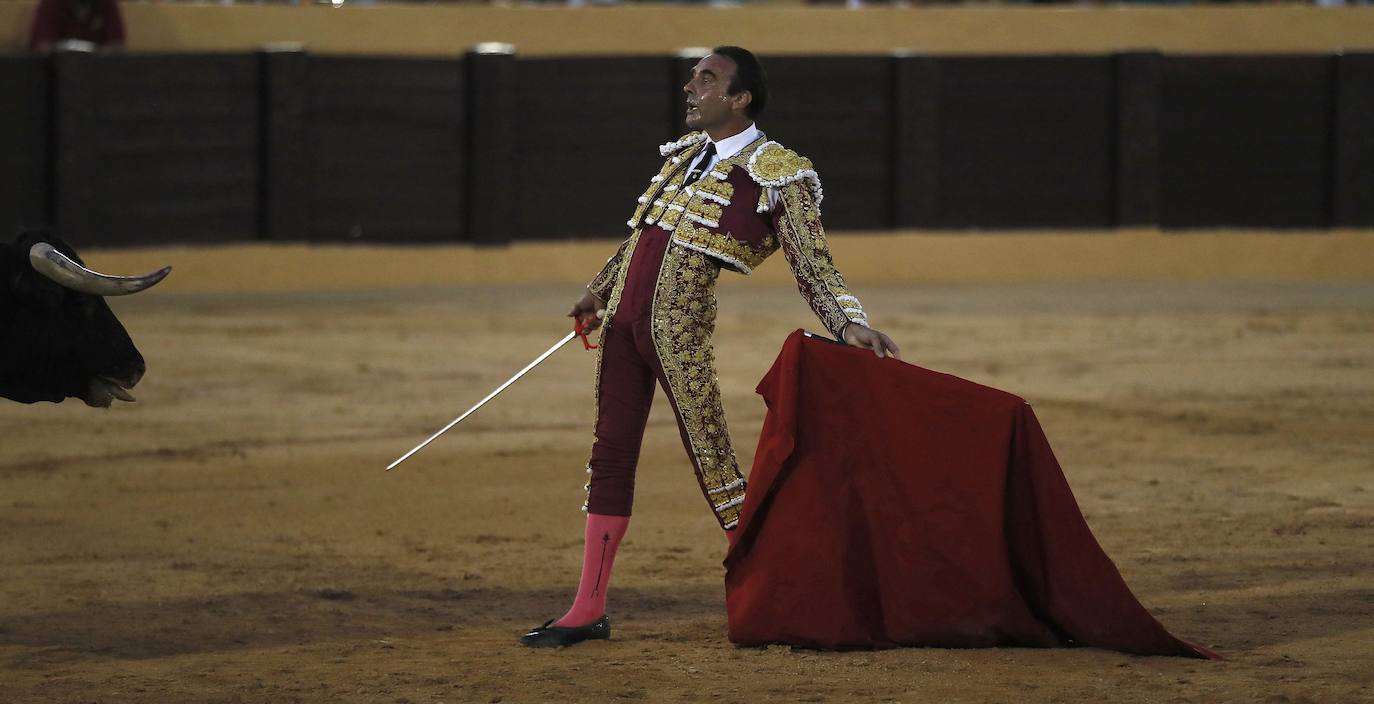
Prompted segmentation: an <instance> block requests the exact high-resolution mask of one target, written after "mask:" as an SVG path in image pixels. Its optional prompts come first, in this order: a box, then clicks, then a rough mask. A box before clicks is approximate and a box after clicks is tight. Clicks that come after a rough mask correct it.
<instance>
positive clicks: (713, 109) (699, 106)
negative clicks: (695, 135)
mask: <svg viewBox="0 0 1374 704" xmlns="http://www.w3.org/2000/svg"><path fill="white" fill-rule="evenodd" d="M734 78H735V61H734V59H731V58H730V57H728V56H721V55H720V54H711V55H710V56H707V57H706V58H704V59H702V60H701V61H698V62H697V65H696V66H694V67H692V79H691V80H689V81H687V85H684V86H683V87H682V92H684V93H686V94H687V127H688V129H691V130H694V131H695V130H707V131H710V130H711V128H712V127H717V126H720V125H723V124H726V123H728V122H729V121H730V119H731V115H732V113H733V112H734V111H735V110H739V111H740V112H741V113H743V112H744V108H745V107H746V106H747V105H749V100H750V95H749V93H748V92H747V91H740V92H739V93H737V94H735V95H730V81H732V80H734Z"/></svg>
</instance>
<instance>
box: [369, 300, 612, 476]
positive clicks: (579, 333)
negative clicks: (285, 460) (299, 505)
mask: <svg viewBox="0 0 1374 704" xmlns="http://www.w3.org/2000/svg"><path fill="white" fill-rule="evenodd" d="M605 316H606V311H605V310H599V311H597V312H596V317H598V318H603V317H605ZM574 337H581V338H582V345H583V346H584V347H586V348H587V349H589V350H594V349H596V345H593V344H592V343H591V342H588V341H587V330H586V328H584V327H583V326H582V320H581V319H580V318H575V319H574V321H573V331H572V332H570V333H568V334H567V335H565V336H564V337H563V339H561V340H559V341H558V342H555V343H553V347H550V348H548V349H547V350H544V354H541V355H539V356H538V357H536V358H535V359H534V361H533V362H530V363H529V364H527V365H525V368H524V369H521V370H520V371H518V372H516V373H515V376H513V377H511V378H509V379H507V380H506V383H504V384H502V385H500V386H498V387H496V390H495V391H493V392H491V393H489V394H487V397H486V398H484V399H482V400H481V401H478V402H477V405H475V406H473V407H472V408H469V409H468V410H467V411H466V412H464V413H463V415H461V416H458V417H457V418H454V419H453V420H452V421H451V422H450V423H449V424H448V425H446V426H444V427H443V428H440V429H439V432H437V433H435V434H433V435H431V436H429V437H428V438H425V441H424V442H422V443H420V444H419V445H416V446H415V447H413V448H411V450H410V452H407V453H405V454H404V455H401V456H400V457H398V458H396V461H395V462H392V463H391V464H389V465H387V466H386V471H388V472H390V471H391V470H392V468H393V467H395V466H396V465H398V464H400V463H402V462H405V461H406V460H407V459H410V456H411V455H413V454H415V453H417V452H419V451H420V450H423V449H424V447H425V445H428V444H430V443H432V442H434V440H435V439H437V438H438V437H439V436H440V435H443V434H444V433H447V432H448V431H449V430H450V429H451V428H453V426H455V425H458V424H459V423H461V422H463V419H464V418H467V417H468V416H470V415H472V414H473V412H475V411H476V410H477V409H479V408H481V407H482V406H485V405H486V403H487V401H490V400H492V399H494V398H496V396H497V395H498V394H500V393H501V392H502V391H505V390H506V387H507V386H510V385H511V384H514V383H515V382H516V381H518V380H519V379H520V377H522V376H524V375H525V374H526V372H528V371H529V370H531V369H534V368H535V367H537V366H539V363H540V362H543V361H544V360H546V359H548V358H549V355H551V354H553V353H554V352H557V351H558V350H559V348H561V347H562V346H563V345H566V344H568V342H569V341H570V340H572V339H573V338H574Z"/></svg>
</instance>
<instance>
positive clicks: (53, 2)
mask: <svg viewBox="0 0 1374 704" xmlns="http://www.w3.org/2000/svg"><path fill="white" fill-rule="evenodd" d="M68 45H75V46H83V48H102V47H115V48H119V47H123V46H124V18H123V17H122V16H120V13H119V5H118V4H116V3H115V0H39V3H38V9H37V10H36V11H35V12H34V15H33V28H32V30H30V32H29V48H30V49H32V50H34V51H47V50H49V49H53V48H54V47H57V48H61V47H62V46H68ZM73 48H75V47H73Z"/></svg>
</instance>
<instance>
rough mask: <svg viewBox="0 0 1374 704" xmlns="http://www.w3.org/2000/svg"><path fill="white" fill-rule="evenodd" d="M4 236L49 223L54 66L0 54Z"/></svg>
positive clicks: (1, 231)
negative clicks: (50, 86) (51, 78)
mask: <svg viewBox="0 0 1374 704" xmlns="http://www.w3.org/2000/svg"><path fill="white" fill-rule="evenodd" d="M0 96H4V105H5V107H4V108H3V109H0V228H2V229H0V240H3V241H8V240H9V239H10V237H12V236H13V235H14V234H15V232H16V231H17V230H18V229H19V228H21V227H35V226H41V225H44V224H46V223H47V213H48V209H49V204H48V199H49V197H50V195H51V194H50V189H49V157H48V126H49V124H50V122H49V119H48V103H49V97H48V96H49V92H48V64H47V62H46V61H42V60H40V59H37V58H33V57H17V56H3V57H0Z"/></svg>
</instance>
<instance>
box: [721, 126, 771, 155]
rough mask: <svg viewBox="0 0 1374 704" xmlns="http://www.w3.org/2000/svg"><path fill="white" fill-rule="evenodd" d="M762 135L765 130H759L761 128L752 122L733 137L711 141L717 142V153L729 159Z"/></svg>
mask: <svg viewBox="0 0 1374 704" xmlns="http://www.w3.org/2000/svg"><path fill="white" fill-rule="evenodd" d="M762 136H763V132H761V131H759V128H758V127H757V126H756V125H754V123H752V122H751V123H749V126H748V127H745V128H744V131H743V132H740V133H739V134H737V135H734V136H733V137H726V138H725V139H722V140H720V141H719V142H716V140H714V139H712V140H711V141H712V142H715V145H716V155H717V156H718V157H720V158H721V159H729V158H730V157H732V156H734V155H736V154H738V153H739V152H740V150H741V149H744V148H745V147H747V146H749V145H750V143H752V142H753V141H754V140H756V139H758V138H759V137H762Z"/></svg>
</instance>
